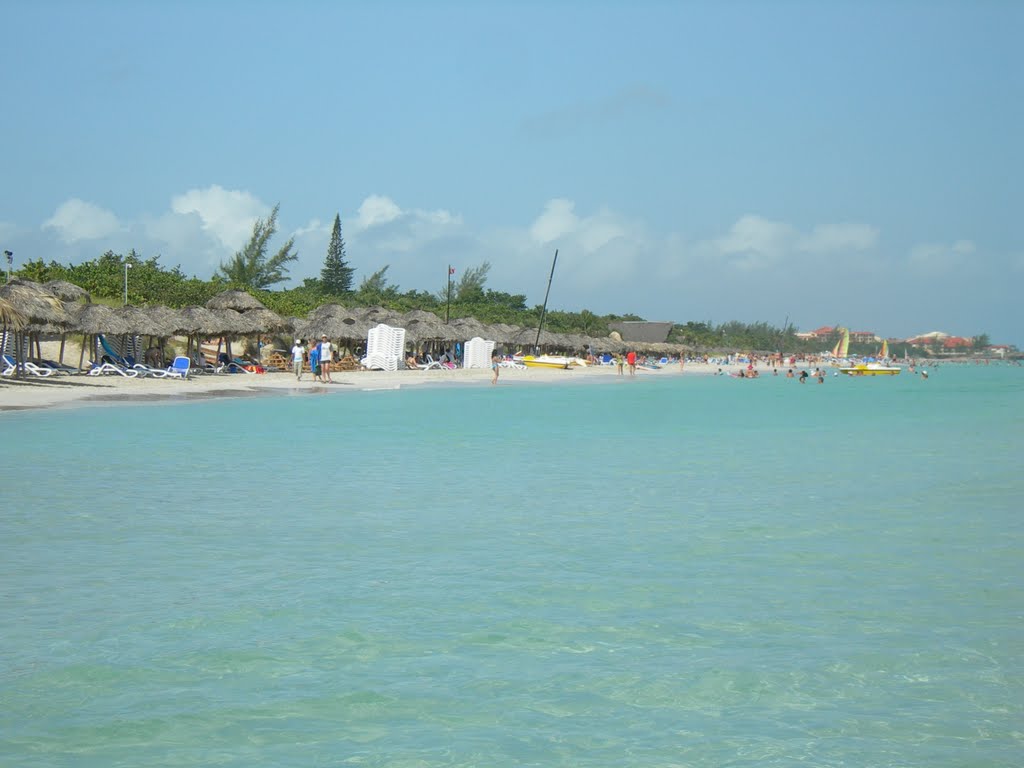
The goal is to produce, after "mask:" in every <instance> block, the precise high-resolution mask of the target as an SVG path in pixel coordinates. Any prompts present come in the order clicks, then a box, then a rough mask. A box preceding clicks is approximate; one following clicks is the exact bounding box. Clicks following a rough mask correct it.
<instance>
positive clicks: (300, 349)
mask: <svg viewBox="0 0 1024 768" xmlns="http://www.w3.org/2000/svg"><path fill="white" fill-rule="evenodd" d="M305 358H306V348H305V347H304V346H302V339H296V340H295V346H294V347H292V370H294V371H295V378H296V379H298V380H299V381H302V363H303V361H304V360H305Z"/></svg>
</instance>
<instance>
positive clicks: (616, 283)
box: [0, 0, 1024, 347]
mask: <svg viewBox="0 0 1024 768" xmlns="http://www.w3.org/2000/svg"><path fill="white" fill-rule="evenodd" d="M0 10H2V13H3V19H4V28H5V35H4V38H5V40H4V47H3V51H2V54H0V55H2V56H3V59H4V64H3V66H2V67H0V86H2V87H0V94H2V99H3V100H2V115H3V117H2V120H0V145H2V146H3V152H2V155H0V195H2V201H3V204H2V206H0V248H4V249H9V250H12V251H14V253H15V264H16V265H17V264H18V263H23V262H24V261H26V260H30V259H35V258H43V259H44V260H46V261H50V260H55V261H57V262H60V263H67V262H78V261H81V260H85V259H89V258H94V257H96V256H98V255H100V254H102V253H103V252H105V251H107V250H113V251H115V252H119V253H124V252H126V251H128V250H129V249H131V248H134V249H135V250H136V251H138V252H140V253H141V254H142V255H143V256H145V257H150V256H154V255H159V256H160V263H161V264H163V265H165V266H167V267H173V266H175V265H180V266H181V268H182V269H183V270H184V271H185V272H186V273H188V274H195V275H198V276H200V277H204V278H206V277H209V276H210V275H211V274H212V272H213V270H214V269H215V268H216V267H217V265H218V264H219V263H220V262H221V261H223V260H226V259H228V258H230V256H231V255H232V254H233V253H234V252H235V251H236V250H238V249H239V248H240V247H241V246H242V245H243V244H244V242H245V241H246V240H247V239H248V236H249V234H250V233H251V230H252V224H253V221H254V220H255V218H256V217H265V216H266V215H267V214H268V213H269V211H270V210H271V208H272V207H273V206H274V205H275V204H276V203H280V214H279V219H278V224H279V233H280V234H279V236H278V238H277V239H276V240H275V241H274V242H273V243H272V244H271V245H272V247H279V246H280V244H283V242H284V240H285V239H286V238H287V237H289V236H292V235H294V237H295V242H296V249H297V251H298V253H299V261H298V262H297V263H295V264H293V265H292V267H291V275H292V276H293V278H295V282H301V279H302V278H304V277H308V276H315V275H318V274H319V271H320V269H321V267H322V265H323V260H324V256H325V254H326V248H327V242H328V239H329V236H330V227H331V224H332V222H333V220H334V216H335V214H336V213H340V214H341V217H342V231H343V235H344V238H345V241H346V251H347V255H348V260H349V262H350V264H351V265H352V266H353V267H354V268H355V269H356V281H357V283H358V282H359V281H360V280H362V279H363V278H364V277H366V276H368V275H370V274H372V273H373V272H375V271H376V270H378V269H380V268H381V267H383V266H384V265H389V269H388V273H387V274H388V277H389V278H390V279H391V281H392V282H393V283H396V284H397V285H398V286H399V287H400V288H401V289H402V290H409V289H412V288H417V289H424V290H431V291H434V290H438V289H440V288H441V287H442V286H443V285H444V281H445V274H446V270H447V266H448V264H449V263H450V264H452V266H454V267H455V268H456V269H457V270H460V271H461V270H462V269H465V268H467V267H472V266H478V265H480V264H481V263H482V262H484V261H488V262H490V263H491V265H492V266H491V272H490V278H489V281H488V287H490V288H493V289H495V290H501V291H508V292H511V293H524V294H526V295H527V299H528V302H529V303H530V304H531V305H532V304H540V303H541V302H542V301H543V298H544V289H545V287H546V284H547V276H548V270H549V269H550V265H551V258H552V256H553V254H554V251H555V249H556V248H557V249H558V250H559V260H558V269H557V271H556V273H555V279H554V283H553V285H552V289H551V300H550V306H551V307H553V308H556V309H567V310H580V309H590V310H592V311H594V312H597V313H599V314H605V313H610V312H615V313H627V312H629V313H635V314H638V315H640V316H642V317H645V318H647V319H650V320H674V321H676V322H686V321H688V320H695V321H710V322H713V323H720V322H725V321H729V320H740V321H744V322H757V321H765V322H769V323H771V324H772V325H776V326H781V325H782V324H783V323H784V322H785V320H786V319H787V318H788V319H789V321H790V322H791V323H794V324H795V325H796V326H798V327H799V328H800V329H802V330H810V329H813V328H816V327H818V326H821V325H831V324H835V323H838V324H841V325H846V326H848V327H851V328H853V329H855V330H873V331H875V332H877V333H880V334H884V335H889V336H907V335H912V334H916V333H923V332H928V331H933V330H942V331H946V332H948V333H954V334H958V335H968V336H971V335H976V334H979V333H988V334H989V335H990V337H991V339H992V341H993V342H1003V343H1013V344H1017V345H1019V346H1021V347H1024V327H1022V326H1024V324H1022V318H1024V312H1022V311H1021V310H1020V309H1019V308H1018V306H1017V296H1018V294H1019V293H1020V290H1021V289H1020V286H1021V285H1024V240H1022V237H1021V231H1022V230H1021V228H1022V225H1024V193H1022V190H1021V178H1022V172H1024V141H1022V140H1021V137H1022V136H1024V46H1022V45H1021V44H1020V41H1021V39H1024V3H1019V2H1012V1H1011V0H1006V1H1005V2H992V1H986V0H971V1H965V2H942V1H941V0H937V1H935V2H901V1H899V0H895V1H894V2H871V1H870V0H861V1H860V2H841V1H837V2H827V3H823V2H768V1H763V2H731V1H730V0H722V1H721V2H651V1H650V0H639V1H638V2H630V3H626V2H621V3H620V2H616V3H611V2H568V1H567V0H564V1H562V2H559V1H558V0H553V1H552V2H546V3H541V2H523V3H501V4H492V3H485V2H480V3H470V2H443V3H435V2H416V3H414V2H351V3H346V2H311V1H309V0H305V1H304V0H292V2H288V3H285V2H265V1H262V2H261V1H260V0H254V1H250V2H228V1H226V0H225V1H223V2H216V1H215V0H211V1H210V2H128V1H127V0H122V1H120V2H113V1H109V2H99V1H93V2H90V1H89V0H79V1H76V2H53V1H48V0H37V1H36V2H28V1H27V0H25V1H24V2H21V1H18V0H0Z"/></svg>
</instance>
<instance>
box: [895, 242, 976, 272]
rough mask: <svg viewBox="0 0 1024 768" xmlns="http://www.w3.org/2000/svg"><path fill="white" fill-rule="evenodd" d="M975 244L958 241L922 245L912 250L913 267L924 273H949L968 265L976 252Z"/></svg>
mask: <svg viewBox="0 0 1024 768" xmlns="http://www.w3.org/2000/svg"><path fill="white" fill-rule="evenodd" d="M975 250H976V248H975V245H974V243H972V242H971V241H970V240H957V241H956V242H953V243H921V244H919V245H915V246H914V247H913V248H911V249H910V255H909V261H910V265H911V267H914V268H916V269H919V270H921V271H924V272H930V273H937V272H948V271H949V270H951V269H954V268H955V267H957V266H959V265H961V264H964V263H966V261H967V258H968V257H969V256H971V255H972V254H973V253H974V252H975Z"/></svg>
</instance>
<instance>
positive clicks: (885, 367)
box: [839, 332, 903, 376]
mask: <svg viewBox="0 0 1024 768" xmlns="http://www.w3.org/2000/svg"><path fill="white" fill-rule="evenodd" d="M843 337H844V338H845V339H846V342H847V345H849V333H848V332H846V333H844V334H843ZM839 370H840V371H842V372H843V373H845V374H846V375H847V376H898V375H899V373H900V371H902V370H903V369H902V368H900V367H899V366H898V365H890V364H889V342H888V341H886V340H885V339H882V349H881V351H880V352H879V353H878V360H877V361H873V362H866V363H855V364H853V365H845V366H840V367H839Z"/></svg>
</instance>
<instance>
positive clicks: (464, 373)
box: [0, 362, 718, 411]
mask: <svg viewBox="0 0 1024 768" xmlns="http://www.w3.org/2000/svg"><path fill="white" fill-rule="evenodd" d="M716 370H718V366H716V365H710V364H707V365H706V364H701V363H689V362H688V363H686V366H685V369H684V370H680V367H679V364H678V363H671V364H669V365H666V366H664V367H662V368H659V369H656V370H655V369H649V368H643V367H639V366H638V368H637V373H636V378H637V379H640V378H643V377H649V376H673V375H676V376H678V375H681V374H682V375H689V374H694V375H708V374H713V373H714V372H715V371H716ZM616 377H618V372H617V370H616V368H615V366H614V365H593V366H580V367H572V368H569V369H567V370H556V369H545V368H527V369H521V368H502V369H501V370H500V375H499V377H498V383H497V386H498V387H507V386H523V385H529V384H531V383H569V382H582V381H596V380H599V379H614V378H616ZM331 378H332V379H333V383H330V384H321V383H319V382H316V381H313V377H312V376H311V375H309V374H306V375H304V376H303V377H302V381H297V380H296V379H295V375H294V374H292V373H286V372H268V373H263V374H248V373H236V374H213V375H211V374H192V375H189V376H188V378H186V379H184V380H182V379H169V378H151V377H145V378H143V377H137V378H125V377H123V376H120V375H117V374H108V375H104V376H88V375H85V374H77V375H62V374H55V375H52V376H48V377H46V378H38V377H35V376H31V375H27V376H25V377H24V378H22V379H13V378H10V377H4V378H3V379H0V411H16V410H24V409H31V408H62V407H71V406H83V405H103V404H107V405H109V404H114V403H117V404H122V403H124V404H126V403H131V402H136V403H159V402H181V401H183V400H189V399H202V398H211V397H245V396H252V395H259V394H271V393H284V392H294V393H301V392H328V391H333V390H351V391H359V390H372V389H403V388H406V387H417V386H429V385H434V386H443V385H465V386H491V383H490V381H491V371H490V370H489V369H479V368H473V369H457V370H440V371H439V370H430V371H423V370H415V371H414V370H400V371H393V372H389V371H343V372H332V374H331ZM621 378H623V379H628V378H629V375H628V371H627V373H626V374H625V375H624V376H622V377H621Z"/></svg>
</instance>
